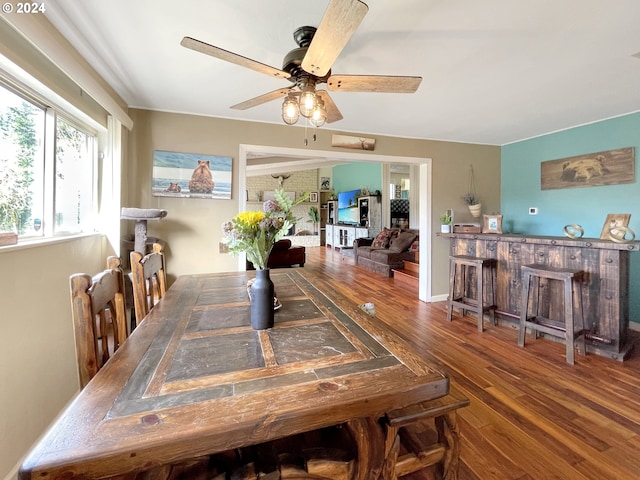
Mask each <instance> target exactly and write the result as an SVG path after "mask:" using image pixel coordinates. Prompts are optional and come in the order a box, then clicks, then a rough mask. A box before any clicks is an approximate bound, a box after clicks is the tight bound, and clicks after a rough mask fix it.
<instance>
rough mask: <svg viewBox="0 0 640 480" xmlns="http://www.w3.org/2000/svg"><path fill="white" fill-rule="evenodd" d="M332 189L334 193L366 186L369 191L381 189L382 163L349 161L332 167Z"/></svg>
mask: <svg viewBox="0 0 640 480" xmlns="http://www.w3.org/2000/svg"><path fill="white" fill-rule="evenodd" d="M332 176H333V191H334V192H336V193H339V192H347V191H349V190H356V189H358V188H362V187H368V188H369V191H370V192H375V191H376V190H380V191H382V164H380V163H365V162H359V163H349V164H346V165H336V166H335V167H333V172H332Z"/></svg>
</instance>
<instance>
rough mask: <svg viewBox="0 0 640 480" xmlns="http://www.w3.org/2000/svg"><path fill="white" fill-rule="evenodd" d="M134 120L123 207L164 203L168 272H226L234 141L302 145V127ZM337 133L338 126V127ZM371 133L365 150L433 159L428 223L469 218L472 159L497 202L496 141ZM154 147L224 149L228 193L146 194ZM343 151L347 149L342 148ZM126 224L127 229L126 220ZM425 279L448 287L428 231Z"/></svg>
mask: <svg viewBox="0 0 640 480" xmlns="http://www.w3.org/2000/svg"><path fill="white" fill-rule="evenodd" d="M130 114H131V116H132V118H133V120H134V122H135V125H134V128H133V131H132V132H131V135H130V145H129V146H130V148H129V163H128V165H127V166H125V172H126V175H127V177H128V186H127V187H126V191H127V202H128V205H127V203H125V206H131V207H144V208H164V209H166V210H167V211H168V216H167V217H166V218H165V219H163V220H161V221H159V222H150V225H149V232H150V235H153V236H157V237H160V238H162V239H164V240H166V241H167V244H168V246H167V255H168V258H167V264H168V267H167V269H168V271H169V276H170V277H175V276H177V275H181V274H186V273H198V272H206V271H229V270H235V269H237V266H238V262H237V261H236V259H235V258H234V257H232V256H231V255H229V254H220V253H219V250H218V243H219V242H220V240H221V239H222V231H221V225H222V223H223V222H224V221H226V220H229V219H230V218H231V217H232V216H233V215H235V214H236V213H237V210H238V207H237V205H238V194H239V192H238V176H239V172H238V153H239V145H241V144H248V145H267V146H274V147H289V148H299V149H303V148H304V146H303V140H304V129H303V128H297V127H288V126H285V125H276V124H259V123H253V122H242V121H236V120H224V119H218V118H210V117H199V116H193V115H182V114H175V113H165V112H153V111H146V110H132V111H130ZM341 133H342V132H341ZM331 134H332V131H331V130H329V129H328V128H324V127H323V128H321V129H319V130H318V131H317V136H318V140H317V142H311V141H310V142H309V147H308V148H309V149H313V150H334V151H335V150H336V149H334V148H332V147H331ZM370 136H373V137H375V138H376V149H375V151H374V152H367V153H371V154H372V155H389V156H393V155H397V156H406V157H419V158H431V159H432V160H433V169H432V172H433V175H432V179H433V182H432V188H433V203H432V205H433V212H432V213H433V215H432V219H433V220H432V230H433V232H434V233H435V232H438V231H439V229H440V227H439V220H438V219H439V216H440V213H441V212H442V211H444V210H446V209H448V208H453V209H454V210H455V214H456V220H460V221H464V220H467V221H470V220H471V219H472V218H471V216H470V215H469V213H468V209H467V207H466V206H465V205H464V204H463V202H462V200H461V197H462V196H463V195H464V194H465V193H466V191H467V189H468V188H469V176H468V172H469V165H470V164H473V166H474V171H475V177H476V189H477V193H478V194H479V196H480V198H481V199H482V203H483V208H484V210H485V212H493V211H497V210H498V209H499V206H500V147H496V146H486V145H473V144H461V143H451V142H438V141H430V140H414V139H406V138H395V137H385V136H379V135H370ZM153 150H169V151H180V152H191V153H208V154H215V155H226V156H230V157H232V158H233V160H234V164H233V187H232V199H231V200H199V199H178V198H168V197H153V196H152V195H151V176H152V155H153ZM345 151H347V152H348V150H345ZM242 195H244V192H242ZM127 228H129V229H131V226H128V227H127ZM432 243H433V260H432V261H431V262H430V263H431V265H432V282H433V289H432V293H433V294H434V295H438V294H443V293H445V292H446V291H447V269H448V267H447V260H446V256H447V254H448V242H447V241H446V240H444V239H441V238H437V237H435V236H434V238H433V242H432Z"/></svg>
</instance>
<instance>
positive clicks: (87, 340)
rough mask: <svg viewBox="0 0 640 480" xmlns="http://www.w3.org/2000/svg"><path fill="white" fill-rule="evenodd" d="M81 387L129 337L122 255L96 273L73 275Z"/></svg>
mask: <svg viewBox="0 0 640 480" xmlns="http://www.w3.org/2000/svg"><path fill="white" fill-rule="evenodd" d="M69 284H70V288H71V311H72V314H73V324H74V329H75V340H76V356H77V359H78V374H79V377H80V387H81V388H84V386H85V385H86V384H87V383H89V380H91V379H92V378H93V377H94V375H95V374H96V373H98V370H100V368H101V367H102V366H103V365H104V364H105V363H106V362H107V360H109V357H110V356H111V355H112V354H113V353H114V352H115V351H116V350H117V349H118V347H120V345H122V343H124V341H125V340H126V338H127V320H126V314H125V293H124V275H123V273H122V267H121V261H120V259H119V258H118V257H109V258H108V259H107V269H106V270H103V271H102V272H100V273H98V274H97V275H95V276H94V277H91V276H90V275H87V274H86V273H77V274H74V275H71V276H70V277H69Z"/></svg>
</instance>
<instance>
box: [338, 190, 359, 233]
mask: <svg viewBox="0 0 640 480" xmlns="http://www.w3.org/2000/svg"><path fill="white" fill-rule="evenodd" d="M359 195H360V190H349V191H348V192H340V193H338V222H339V223H348V224H353V225H357V224H359V223H360V214H359V212H358V196H359Z"/></svg>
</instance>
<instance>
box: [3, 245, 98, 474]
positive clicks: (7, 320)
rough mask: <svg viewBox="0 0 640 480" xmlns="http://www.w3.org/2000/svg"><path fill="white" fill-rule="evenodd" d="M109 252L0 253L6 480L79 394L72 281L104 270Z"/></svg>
mask: <svg viewBox="0 0 640 480" xmlns="http://www.w3.org/2000/svg"><path fill="white" fill-rule="evenodd" d="M105 244H106V242H105V239H104V237H103V236H102V235H92V236H90V237H83V238H80V239H78V238H76V239H74V240H68V241H62V242H58V243H54V244H43V245H40V246H34V247H19V248H15V247H4V248H0V312H1V313H0V386H1V387H0V388H1V389H2V395H0V412H2V413H1V414H0V452H2V455H0V478H5V476H6V475H8V474H9V472H10V471H11V470H12V469H13V468H14V467H15V466H16V465H17V464H18V462H19V459H20V458H21V457H22V456H23V455H24V454H25V453H26V451H27V449H28V448H29V447H30V446H31V444H32V443H33V442H34V441H35V440H36V439H37V438H38V437H39V436H40V435H41V434H42V433H43V432H44V430H45V428H46V427H47V425H49V423H50V422H51V421H52V419H53V418H55V416H56V415H57V414H58V413H59V412H60V410H61V409H62V408H63V407H64V406H65V405H66V404H67V403H68V402H69V400H70V399H71V397H72V396H73V395H74V394H75V392H77V391H78V389H79V384H78V374H77V367H76V352H75V343H74V338H73V321H72V320H71V302H70V300H69V275H71V274H72V273H77V272H89V273H92V272H97V271H99V270H102V269H103V268H105V263H106V260H105V259H106V255H107V252H106V245H105Z"/></svg>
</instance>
